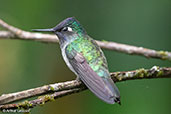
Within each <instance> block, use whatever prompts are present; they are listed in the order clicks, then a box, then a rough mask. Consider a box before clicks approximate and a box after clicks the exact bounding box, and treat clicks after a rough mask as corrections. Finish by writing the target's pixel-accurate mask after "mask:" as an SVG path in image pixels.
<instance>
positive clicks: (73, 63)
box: [33, 17, 120, 104]
mask: <svg viewBox="0 0 171 114" xmlns="http://www.w3.org/2000/svg"><path fill="white" fill-rule="evenodd" d="M33 31H49V32H53V33H55V34H56V35H57V36H58V38H59V43H60V48H61V52H62V56H63V58H64V61H65V62H66V64H67V66H68V67H69V68H70V70H71V71H73V72H74V73H75V74H76V75H77V79H80V80H81V81H82V82H83V83H84V84H85V85H86V86H87V87H88V88H89V89H90V90H91V91H92V92H93V93H94V94H95V95H96V96H97V97H99V98H100V99H102V100H103V101H105V102H106V103H109V104H114V103H119V104H120V93H119V90H118V88H117V87H116V85H115V84H114V82H113V80H112V79H111V77H110V74H109V70H108V65H107V61H106V58H105V56H104V54H103V52H102V50H101V49H100V47H99V46H98V45H97V43H96V42H95V41H94V40H93V39H92V38H91V37H90V36H88V34H87V33H86V31H85V29H84V28H83V27H82V26H81V25H80V23H79V22H78V21H77V20H76V19H75V18H74V17H70V18H67V19H65V20H64V21H62V22H61V23H59V24H58V25H57V26H55V27H54V28H50V29H33Z"/></svg>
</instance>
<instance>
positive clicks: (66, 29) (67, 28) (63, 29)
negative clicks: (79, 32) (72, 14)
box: [62, 27, 72, 32]
mask: <svg viewBox="0 0 171 114" xmlns="http://www.w3.org/2000/svg"><path fill="white" fill-rule="evenodd" d="M62 31H69V32H72V28H71V27H64V28H62Z"/></svg>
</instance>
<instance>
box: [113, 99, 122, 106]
mask: <svg viewBox="0 0 171 114" xmlns="http://www.w3.org/2000/svg"><path fill="white" fill-rule="evenodd" d="M114 101H115V102H116V103H118V104H119V105H121V101H120V98H118V97H116V98H115V99H114Z"/></svg>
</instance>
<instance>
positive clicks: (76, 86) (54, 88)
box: [0, 66, 171, 111]
mask: <svg viewBox="0 0 171 114" xmlns="http://www.w3.org/2000/svg"><path fill="white" fill-rule="evenodd" d="M110 74H111V77H112V79H113V81H115V82H121V81H126V80H136V79H154V78H155V79H156V78H171V67H169V68H165V67H163V68H160V67H157V66H154V67H152V68H151V69H143V68H142V69H138V70H133V71H125V72H113V73H110ZM86 89H87V88H86V86H85V85H84V84H83V83H82V82H81V81H77V80H73V81H67V82H62V83H55V84H49V85H45V86H42V87H37V88H33V89H29V90H25V91H21V92H16V93H9V94H4V95H1V96H0V110H1V111H3V110H4V109H5V110H6V109H20V108H24V109H29V108H33V107H35V106H37V105H42V104H44V103H46V102H49V101H54V100H55V99H57V98H60V97H64V96H66V95H71V94H73V93H78V92H81V91H83V90H86ZM43 94H46V95H44V96H41V97H40V95H43ZM35 96H39V97H38V98H36V99H34V100H31V101H24V102H20V103H14V104H7V103H11V102H15V101H19V100H23V99H27V98H30V97H35Z"/></svg>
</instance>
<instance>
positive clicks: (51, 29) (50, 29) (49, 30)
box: [32, 28, 55, 32]
mask: <svg viewBox="0 0 171 114" xmlns="http://www.w3.org/2000/svg"><path fill="white" fill-rule="evenodd" d="M32 31H36V32H55V30H54V28H49V29H32Z"/></svg>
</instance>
